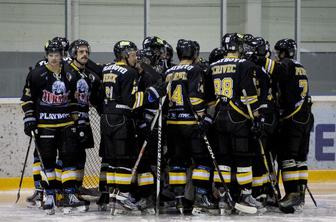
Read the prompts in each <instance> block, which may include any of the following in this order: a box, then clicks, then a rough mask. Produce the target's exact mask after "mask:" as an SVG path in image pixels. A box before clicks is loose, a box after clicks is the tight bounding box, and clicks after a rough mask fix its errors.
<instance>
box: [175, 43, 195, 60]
mask: <svg viewBox="0 0 336 222" xmlns="http://www.w3.org/2000/svg"><path fill="white" fill-rule="evenodd" d="M176 52H177V56H178V58H179V59H180V60H181V59H194V58H195V55H196V46H195V43H194V42H193V41H191V40H185V39H180V40H178V41H177V46H176Z"/></svg>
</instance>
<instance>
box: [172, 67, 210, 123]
mask: <svg viewBox="0 0 336 222" xmlns="http://www.w3.org/2000/svg"><path fill="white" fill-rule="evenodd" d="M165 76H166V83H167V84H168V86H169V87H168V114H167V124H185V125H193V124H197V121H196V119H195V116H194V114H193V113H194V112H204V111H205V103H204V97H205V96H204V75H203V71H202V69H201V68H200V66H198V65H177V66H173V67H172V68H170V69H168V70H167V72H166V73H165ZM191 106H192V107H191Z"/></svg>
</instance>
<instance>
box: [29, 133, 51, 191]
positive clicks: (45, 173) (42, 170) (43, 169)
mask: <svg viewBox="0 0 336 222" xmlns="http://www.w3.org/2000/svg"><path fill="white" fill-rule="evenodd" d="M31 135H32V138H33V139H34V142H35V150H36V153H37V155H38V157H39V159H40V162H41V171H40V173H41V177H42V178H44V180H45V182H46V183H47V184H48V185H49V180H48V176H47V172H46V170H45V167H44V164H43V161H42V156H41V152H40V149H39V147H38V145H37V141H36V134H35V132H34V131H32V132H31Z"/></svg>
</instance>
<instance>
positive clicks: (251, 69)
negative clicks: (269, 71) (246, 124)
mask: <svg viewBox="0 0 336 222" xmlns="http://www.w3.org/2000/svg"><path fill="white" fill-rule="evenodd" d="M255 81H256V67H255V66H254V65H252V64H249V65H248V66H246V69H245V70H243V72H242V76H241V81H240V90H241V93H242V94H241V97H240V101H241V102H242V103H243V104H245V105H250V106H251V108H252V110H255V109H257V108H258V104H257V101H258V95H257V89H256V85H255Z"/></svg>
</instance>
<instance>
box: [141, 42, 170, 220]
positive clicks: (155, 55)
mask: <svg viewBox="0 0 336 222" xmlns="http://www.w3.org/2000/svg"><path fill="white" fill-rule="evenodd" d="M144 42H145V43H146V44H144V47H146V48H144V49H142V50H140V52H142V55H141V56H142V58H140V61H139V62H138V63H137V70H138V73H139V84H138V90H139V91H145V90H146V89H147V88H149V87H151V86H153V85H155V84H158V83H159V84H161V83H162V82H163V75H162V74H161V73H159V72H157V70H156V69H155V66H157V65H159V61H160V59H161V58H162V53H163V52H164V44H163V40H161V39H160V38H159V37H156V36H154V37H147V38H146V39H145V40H144ZM158 109H159V101H156V102H152V103H149V104H147V105H144V106H143V107H141V108H139V109H137V110H136V116H137V117H136V125H137V135H138V139H137V142H138V146H139V148H141V147H142V145H143V143H144V141H145V140H146V141H147V145H146V148H145V152H144V154H143V156H142V159H141V161H140V164H139V166H138V169H137V183H138V189H137V196H138V198H140V200H139V201H138V202H137V205H138V207H139V209H140V210H142V212H143V213H144V214H155V210H154V203H155V195H153V194H154V193H155V184H154V182H155V181H154V174H153V170H152V167H151V166H155V165H156V159H157V144H158V131H157V123H156V124H155V125H154V128H153V130H151V129H150V128H151V124H152V121H153V119H154V117H155V115H157V112H158Z"/></svg>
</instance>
